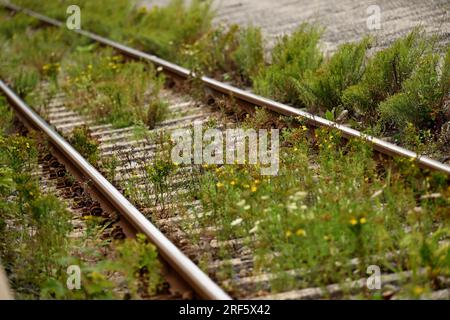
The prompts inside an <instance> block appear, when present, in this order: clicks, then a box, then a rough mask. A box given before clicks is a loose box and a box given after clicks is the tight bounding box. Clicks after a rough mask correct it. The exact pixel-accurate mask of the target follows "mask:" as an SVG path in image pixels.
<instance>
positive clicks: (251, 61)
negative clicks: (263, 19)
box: [233, 26, 264, 84]
mask: <svg viewBox="0 0 450 320" xmlns="http://www.w3.org/2000/svg"><path fill="white" fill-rule="evenodd" d="M233 60H234V61H235V63H236V65H237V66H238V68H239V73H240V78H241V80H242V81H243V82H244V83H246V84H251V80H252V79H253V78H254V77H256V76H257V75H258V74H259V72H260V71H261V69H262V68H263V67H264V41H263V37H262V34H261V29H260V28H259V27H252V26H250V27H247V28H244V29H242V30H241V31H240V33H239V46H238V48H237V50H236V51H235V52H234V53H233Z"/></svg>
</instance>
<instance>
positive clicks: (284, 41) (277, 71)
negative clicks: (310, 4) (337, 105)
mask: <svg viewBox="0 0 450 320" xmlns="http://www.w3.org/2000/svg"><path fill="white" fill-rule="evenodd" d="M321 35H322V31H321V30H320V29H319V28H317V27H316V26H311V25H308V24H302V25H301V26H300V27H299V28H298V29H297V30H296V31H295V32H294V33H293V34H292V35H291V36H284V37H283V38H281V39H280V40H279V41H278V43H277V45H276V46H275V48H274V49H273V52H272V63H271V64H270V65H269V66H268V67H267V68H265V69H263V70H261V72H260V73H259V74H258V75H257V76H256V77H255V79H254V89H255V91H256V92H257V93H259V94H262V95H264V96H267V97H271V98H274V99H277V100H280V101H284V102H292V103H296V102H297V103H298V102H300V101H299V98H298V95H297V94H296V90H295V85H294V81H293V80H298V81H302V79H304V76H305V73H307V72H308V70H311V71H314V70H316V69H317V68H318V67H319V66H320V64H321V63H322V60H323V57H322V53H321V51H320V49H319V40H320V37H321Z"/></svg>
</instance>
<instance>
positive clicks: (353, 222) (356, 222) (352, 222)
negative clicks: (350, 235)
mask: <svg viewBox="0 0 450 320" xmlns="http://www.w3.org/2000/svg"><path fill="white" fill-rule="evenodd" d="M350 224H351V225H352V226H354V225H356V224H358V220H356V219H355V218H351V219H350Z"/></svg>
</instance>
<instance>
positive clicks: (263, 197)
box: [261, 196, 269, 200]
mask: <svg viewBox="0 0 450 320" xmlns="http://www.w3.org/2000/svg"><path fill="white" fill-rule="evenodd" d="M261 200H269V196H261Z"/></svg>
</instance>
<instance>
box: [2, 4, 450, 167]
mask: <svg viewBox="0 0 450 320" xmlns="http://www.w3.org/2000/svg"><path fill="white" fill-rule="evenodd" d="M0 4H1V5H3V6H4V7H6V8H8V9H9V10H13V11H21V12H23V13H25V14H27V15H30V16H32V17H35V18H36V19H39V20H41V21H43V22H45V23H47V24H50V25H53V26H55V27H64V26H65V25H64V23H62V22H61V21H58V20H55V19H52V18H49V17H47V16H45V15H42V14H40V13H37V12H35V11H32V10H29V9H27V8H22V7H20V6H17V5H15V4H13V3H11V2H10V1H0ZM73 32H76V33H78V34H80V35H82V36H85V37H87V38H89V39H91V40H93V41H96V42H98V43H101V44H103V45H105V46H109V47H112V48H114V49H115V50H117V51H118V52H120V53H122V54H124V55H127V56H129V57H132V58H135V59H140V60H145V61H148V62H151V63H153V64H154V65H156V66H158V67H161V68H163V70H165V71H166V72H169V73H172V74H175V75H177V76H179V77H182V78H185V79H187V78H189V77H195V76H196V75H195V73H193V72H192V71H191V70H189V69H186V68H184V67H181V66H179V65H176V64H174V63H171V62H169V61H166V60H164V59H161V58H159V57H157V56H155V55H152V54H148V53H145V52H142V51H140V50H137V49H134V48H131V47H129V46H126V45H123V44H120V43H118V42H116V41H113V40H110V39H107V38H105V37H102V36H100V35H97V34H95V33H92V32H89V31H85V30H82V29H80V30H73ZM200 80H201V82H202V83H203V84H204V85H205V86H206V87H207V88H209V89H212V90H214V91H217V92H219V93H221V94H224V95H226V96H232V97H233V98H234V99H237V100H241V101H243V102H246V103H250V104H253V105H255V106H258V107H265V108H267V109H269V110H271V111H273V112H276V113H279V114H281V115H285V116H294V117H299V118H301V119H304V120H305V121H306V122H307V123H308V124H310V125H311V126H314V127H327V128H333V129H336V130H339V131H340V132H342V134H343V135H344V137H346V138H360V139H364V140H366V141H367V142H369V143H370V144H371V145H372V146H373V148H374V149H375V150H377V151H379V152H381V153H383V154H387V155H391V156H400V157H406V158H410V159H414V160H415V161H416V162H417V164H418V165H419V166H420V167H422V168H425V169H430V170H433V171H439V172H442V173H445V174H446V175H447V176H450V166H449V165H446V164H444V163H442V162H439V161H436V160H433V159H431V158H429V157H426V156H421V155H419V154H417V153H416V152H413V151H411V150H408V149H405V148H403V147H400V146H398V145H395V144H393V143H390V142H387V141H384V140H382V139H379V138H376V137H374V136H370V135H367V134H365V133H363V132H361V131H358V130H355V129H352V128H349V127H347V126H344V125H341V124H338V123H336V122H333V121H329V120H327V119H324V118H322V117H319V116H316V115H313V114H311V113H309V112H306V111H303V110H300V109H297V108H294V107H292V106H288V105H286V104H283V103H280V102H277V101H274V100H271V99H268V98H265V97H262V96H259V95H256V94H254V93H251V92H247V91H244V90H242V89H239V88H237V87H234V86H232V85H229V84H226V83H223V82H220V81H217V80H215V79H212V78H210V77H206V76H202V77H200Z"/></svg>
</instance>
